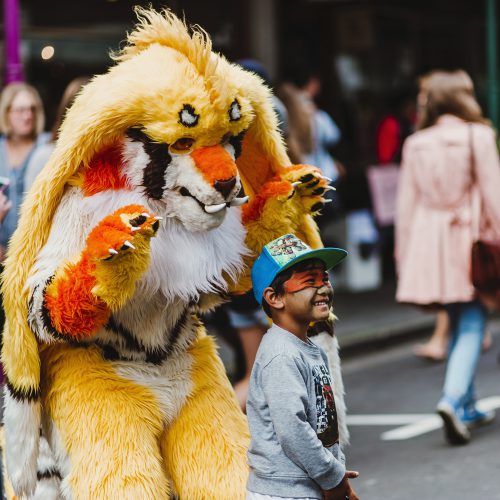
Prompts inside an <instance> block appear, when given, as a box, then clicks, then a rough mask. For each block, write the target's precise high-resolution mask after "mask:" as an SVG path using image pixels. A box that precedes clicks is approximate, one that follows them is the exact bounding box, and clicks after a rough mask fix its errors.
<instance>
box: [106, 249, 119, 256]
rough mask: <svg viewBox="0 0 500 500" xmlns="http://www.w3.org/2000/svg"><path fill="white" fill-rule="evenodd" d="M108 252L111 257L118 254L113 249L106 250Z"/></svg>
mask: <svg viewBox="0 0 500 500" xmlns="http://www.w3.org/2000/svg"><path fill="white" fill-rule="evenodd" d="M108 252H109V253H110V254H111V255H118V252H117V251H116V250H115V249H114V248H110V249H109V250H108Z"/></svg>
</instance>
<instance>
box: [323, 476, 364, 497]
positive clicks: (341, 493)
mask: <svg viewBox="0 0 500 500" xmlns="http://www.w3.org/2000/svg"><path fill="white" fill-rule="evenodd" d="M358 476H359V472H357V471H354V470H348V471H346V472H345V476H344V478H343V479H342V481H340V484H339V485H338V486H335V488H332V489H331V490H322V493H323V500H359V497H358V495H356V492H355V491H354V490H353V489H352V487H351V485H350V484H349V479H354V478H356V477H358Z"/></svg>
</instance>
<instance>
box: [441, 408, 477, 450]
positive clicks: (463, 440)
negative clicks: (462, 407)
mask: <svg viewBox="0 0 500 500" xmlns="http://www.w3.org/2000/svg"><path fill="white" fill-rule="evenodd" d="M436 411H437V413H438V415H439V416H440V417H441V418H442V419H443V424H444V433H445V436H446V439H447V440H448V442H449V443H450V444H467V443H468V442H469V441H470V432H469V429H467V426H466V425H465V424H464V423H463V422H462V420H461V419H460V417H459V416H458V413H457V410H456V408H455V406H454V405H453V404H452V403H450V402H449V401H447V400H446V399H442V400H441V401H440V402H439V403H438V405H437V408H436Z"/></svg>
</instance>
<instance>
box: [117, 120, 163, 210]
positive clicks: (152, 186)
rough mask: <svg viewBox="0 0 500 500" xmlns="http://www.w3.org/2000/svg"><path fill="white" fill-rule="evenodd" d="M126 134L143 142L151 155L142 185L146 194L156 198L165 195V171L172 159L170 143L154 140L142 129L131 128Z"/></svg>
mask: <svg viewBox="0 0 500 500" xmlns="http://www.w3.org/2000/svg"><path fill="white" fill-rule="evenodd" d="M126 135H127V136H128V137H129V138H130V139H132V140H133V141H135V142H142V145H143V147H144V151H145V152H146V154H147V155H148V156H149V162H148V164H147V165H146V167H145V168H144V174H143V177H142V185H143V186H144V188H145V189H146V194H147V195H148V196H149V197H150V198H153V199H155V200H159V199H161V198H162V196H163V188H164V186H165V172H166V171H167V167H168V165H169V164H170V162H171V161H172V157H171V156H170V153H169V152H168V146H169V145H168V144H165V143H159V142H154V141H152V140H151V139H150V138H149V137H148V136H147V135H146V134H145V133H144V132H143V131H142V130H140V129H138V128H129V129H128V130H127V132H126Z"/></svg>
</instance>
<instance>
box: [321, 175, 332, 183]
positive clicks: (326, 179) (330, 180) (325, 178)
mask: <svg viewBox="0 0 500 500" xmlns="http://www.w3.org/2000/svg"><path fill="white" fill-rule="evenodd" d="M320 178H321V179H323V180H325V181H328V182H332V181H333V179H330V177H327V176H326V175H320Z"/></svg>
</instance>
